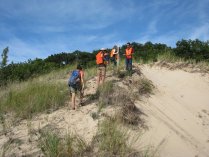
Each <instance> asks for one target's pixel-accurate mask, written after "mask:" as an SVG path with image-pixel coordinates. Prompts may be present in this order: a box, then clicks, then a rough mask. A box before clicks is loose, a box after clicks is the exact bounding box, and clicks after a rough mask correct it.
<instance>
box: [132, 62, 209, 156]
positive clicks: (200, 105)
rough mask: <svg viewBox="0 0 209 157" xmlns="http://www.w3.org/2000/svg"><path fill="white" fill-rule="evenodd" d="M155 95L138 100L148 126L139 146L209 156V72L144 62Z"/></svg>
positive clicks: (168, 153) (165, 153)
mask: <svg viewBox="0 0 209 157" xmlns="http://www.w3.org/2000/svg"><path fill="white" fill-rule="evenodd" d="M141 69H142V73H143V74H144V75H145V76H146V77H147V78H148V79H149V80H151V81H152V82H153V84H154V86H155V87H156V91H155V95H151V97H150V98H149V99H146V100H144V102H143V103H142V102H138V103H137V104H136V106H137V107H139V108H140V109H141V110H142V111H143V112H144V113H145V114H146V115H147V116H146V117H144V118H145V119H146V122H147V125H148V127H149V130H148V131H146V132H145V133H144V135H143V136H142V140H141V142H140V144H141V145H140V147H142V146H146V145H153V146H154V147H155V148H156V149H158V150H157V151H158V153H159V154H160V156H169V157H186V156H189V157H190V156H191V157H208V156H209V74H205V76H202V75H201V74H200V73H188V72H185V71H182V70H173V71H170V70H168V69H166V68H160V67H156V66H154V67H150V66H147V65H145V66H141Z"/></svg>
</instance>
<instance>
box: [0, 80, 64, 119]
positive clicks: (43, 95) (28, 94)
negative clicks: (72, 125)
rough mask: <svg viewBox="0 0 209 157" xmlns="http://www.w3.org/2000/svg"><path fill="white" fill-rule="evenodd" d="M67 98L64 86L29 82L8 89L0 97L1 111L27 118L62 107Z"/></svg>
mask: <svg viewBox="0 0 209 157" xmlns="http://www.w3.org/2000/svg"><path fill="white" fill-rule="evenodd" d="M66 98H67V90H66V85H65V84H62V83H57V84H53V83H47V82H36V81H29V82H27V83H25V84H24V85H20V86H17V87H16V88H11V89H9V90H8V91H7V92H6V93H5V94H3V95H2V96H1V102H0V108H1V111H5V112H9V111H13V112H14V113H16V114H17V116H19V117H22V118H29V117H31V116H32V115H33V114H34V113H38V112H41V111H45V110H47V109H56V108H58V107H59V106H63V105H64V103H65V101H66Z"/></svg>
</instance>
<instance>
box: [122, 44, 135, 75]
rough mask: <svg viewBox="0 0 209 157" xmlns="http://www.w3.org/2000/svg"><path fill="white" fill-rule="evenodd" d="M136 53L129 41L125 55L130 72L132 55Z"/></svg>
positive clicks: (127, 68)
mask: <svg viewBox="0 0 209 157" xmlns="http://www.w3.org/2000/svg"><path fill="white" fill-rule="evenodd" d="M133 53H134V49H133V47H132V45H131V44H130V43H129V42H128V43H127V47H126V50H125V54H124V55H125V57H126V60H125V61H126V70H127V71H128V72H130V73H131V72H132V55H133Z"/></svg>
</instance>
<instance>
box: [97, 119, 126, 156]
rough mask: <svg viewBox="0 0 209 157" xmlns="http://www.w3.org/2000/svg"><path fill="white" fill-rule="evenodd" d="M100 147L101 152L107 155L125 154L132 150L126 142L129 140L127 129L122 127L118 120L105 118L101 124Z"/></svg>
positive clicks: (99, 132)
mask: <svg viewBox="0 0 209 157" xmlns="http://www.w3.org/2000/svg"><path fill="white" fill-rule="evenodd" d="M97 138H98V147H99V152H100V153H101V154H103V155H104V154H106V155H107V156H113V155H115V156H125V155H126V154H127V153H128V152H130V148H129V147H128V145H127V144H126V141H127V140H128V134H127V131H125V130H123V129H121V128H120V127H119V126H118V124H117V123H116V121H114V120H112V119H105V120H104V121H102V123H101V124H100V125H99V130H98V137H97Z"/></svg>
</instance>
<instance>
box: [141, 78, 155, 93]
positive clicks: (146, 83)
mask: <svg viewBox="0 0 209 157" xmlns="http://www.w3.org/2000/svg"><path fill="white" fill-rule="evenodd" d="M138 84H139V89H138V91H139V94H140V95H149V94H152V92H153V88H154V86H153V84H152V82H151V81H150V80H148V79H146V78H142V79H140V80H139V82H138Z"/></svg>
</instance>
